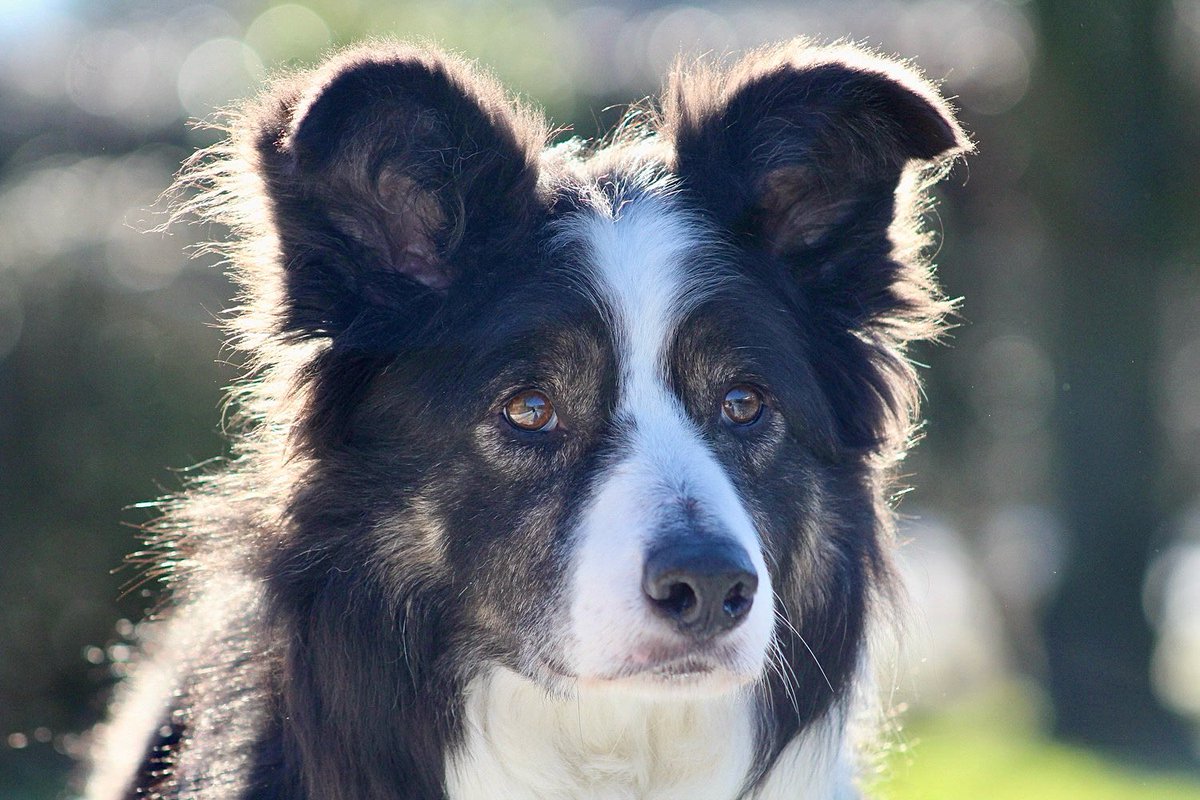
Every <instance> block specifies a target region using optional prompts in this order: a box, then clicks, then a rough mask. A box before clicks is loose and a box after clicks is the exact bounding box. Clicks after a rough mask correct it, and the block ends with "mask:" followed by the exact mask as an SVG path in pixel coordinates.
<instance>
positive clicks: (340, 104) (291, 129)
mask: <svg viewBox="0 0 1200 800" xmlns="http://www.w3.org/2000/svg"><path fill="white" fill-rule="evenodd" d="M251 120H252V122H253V123H254V128H253V130H254V141H253V142H252V146H253V149H254V151H255V159H256V166H257V168H258V172H259V175H260V177H261V178H262V180H263V184H264V186H265V189H266V193H267V196H268V207H269V211H270V215H271V222H272V223H273V226H274V232H275V234H276V235H277V238H278V245H279V254H278V257H279V264H280V269H281V272H282V286H281V289H282V297H281V298H279V303H280V305H281V306H282V307H281V308H278V309H277V311H278V313H279V316H278V326H279V329H280V332H281V333H283V334H285V335H287V336H289V337H293V338H309V337H313V336H335V337H336V336H337V335H338V334H340V333H342V332H343V331H345V330H347V329H348V328H350V327H351V326H352V325H356V324H357V325H370V324H372V320H376V319H387V318H388V317H391V318H392V319H395V317H396V316H397V315H398V314H401V313H403V312H405V311H406V310H415V309H416V308H418V307H420V308H428V307H430V306H429V304H428V302H429V301H437V300H438V299H439V297H438V296H439V295H442V294H446V293H449V292H452V291H454V290H455V289H456V288H458V284H460V283H467V282H470V281H474V280H480V279H483V278H484V277H486V276H485V275H482V274H480V273H485V272H487V271H488V269H489V266H488V265H489V264H495V263H497V262H499V261H502V259H501V258H497V254H502V253H503V252H504V251H505V250H506V249H511V248H512V247H515V246H516V243H517V241H518V240H519V239H520V238H521V237H522V236H523V235H524V234H525V233H526V232H527V231H528V229H529V227H530V222H531V217H532V214H533V209H534V208H535V206H536V202H535V201H536V198H535V188H536V183H537V153H538V152H539V151H540V148H541V146H542V144H543V142H544V140H545V125H544V122H543V121H542V119H541V118H540V116H538V115H536V114H534V113H532V112H529V111H526V110H524V109H522V108H520V107H518V106H516V105H515V104H514V103H513V102H512V101H511V100H510V99H509V97H508V96H507V95H506V93H505V91H504V90H503V88H502V87H501V86H500V85H499V84H498V83H497V82H496V81H494V80H493V79H492V78H491V77H490V76H486V75H482V74H479V72H478V71H477V70H475V69H473V68H472V67H471V66H470V65H469V64H467V63H465V62H463V61H461V60H459V59H457V58H454V57H452V56H448V55H445V54H442V53H439V52H436V51H433V50H430V49H418V48H413V47H407V46H403V45H391V46H379V45H372V46H368V47H365V48H359V49H355V50H350V51H346V52H344V53H342V54H341V55H339V56H337V57H335V58H334V59H332V60H331V61H329V62H328V63H326V64H325V65H324V66H323V67H321V68H320V69H319V70H317V71H316V72H315V73H309V74H307V75H303V76H299V77H297V78H292V79H290V80H289V81H288V82H287V83H286V84H284V85H283V86H282V87H281V88H280V89H278V90H277V91H276V92H274V93H273V94H272V95H270V96H269V97H268V99H267V100H266V101H264V102H262V103H261V104H260V105H259V106H258V108H257V109H256V110H255V111H254V112H252V116H251Z"/></svg>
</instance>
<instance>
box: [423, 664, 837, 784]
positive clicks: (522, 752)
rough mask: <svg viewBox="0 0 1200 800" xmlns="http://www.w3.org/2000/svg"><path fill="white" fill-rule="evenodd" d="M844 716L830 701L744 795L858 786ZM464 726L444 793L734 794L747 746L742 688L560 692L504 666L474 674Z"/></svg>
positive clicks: (749, 755) (747, 709) (748, 725)
mask: <svg viewBox="0 0 1200 800" xmlns="http://www.w3.org/2000/svg"><path fill="white" fill-rule="evenodd" d="M841 720H842V714H841V713H840V712H839V711H837V710H834V711H833V712H831V713H830V714H828V715H826V717H825V718H823V719H822V720H821V721H819V722H818V723H816V724H814V725H812V726H811V727H809V728H808V729H806V730H805V731H804V732H802V733H801V734H800V735H799V736H797V737H796V738H795V739H794V740H793V741H792V742H791V743H790V744H789V745H788V746H787V748H786V749H785V750H784V752H783V753H782V754H781V755H780V757H779V760H778V761H777V762H776V765H775V768H774V769H773V770H772V772H771V773H770V774H769V775H768V777H767V779H766V780H765V781H764V782H763V784H762V785H761V786H760V788H759V789H758V790H757V791H755V792H754V793H753V794H752V795H749V796H746V800H851V798H854V797H856V796H857V791H856V789H855V787H854V783H853V781H852V772H851V769H850V767H849V763H850V762H849V760H848V759H846V758H845V753H844V752H843V735H842V734H843V731H842V722H841ZM464 727H465V741H464V743H463V746H462V747H461V748H459V749H458V750H457V751H456V753H455V754H454V755H452V756H451V757H450V758H449V759H448V760H447V769H446V780H447V796H448V797H449V798H450V800H737V798H740V797H743V795H741V792H742V790H743V789H744V788H745V782H746V778H747V774H748V772H749V770H750V767H751V762H752V759H753V749H754V708H753V699H752V697H751V693H750V690H748V689H743V690H738V691H734V692H730V693H727V694H724V695H720V696H715V697H703V698H690V699H686V698H680V697H662V698H659V699H651V698H648V697H647V696H646V695H644V694H639V695H636V696H635V695H627V694H621V693H617V692H588V691H581V692H579V693H578V694H577V695H576V696H575V697H572V698H569V699H564V698H561V697H555V696H553V695H550V694H548V693H547V692H546V691H545V690H544V689H543V688H542V687H541V686H538V685H536V684H534V683H532V682H531V681H528V680H526V679H525V678H522V677H520V676H518V675H516V674H515V673H513V672H510V671H508V670H506V669H497V670H496V671H494V672H493V673H491V674H489V675H487V676H484V677H482V678H479V679H477V680H476V681H474V682H473V683H472V684H471V685H470V687H469V688H468V691H467V697H466V705H465V719H464Z"/></svg>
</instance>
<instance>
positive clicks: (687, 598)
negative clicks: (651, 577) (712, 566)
mask: <svg viewBox="0 0 1200 800" xmlns="http://www.w3.org/2000/svg"><path fill="white" fill-rule="evenodd" d="M666 590H667V591H666V596H665V597H654V596H651V598H650V599H651V601H653V603H654V605H656V606H657V607H658V609H659V610H660V611H661V612H663V613H665V614H666V615H667V616H669V617H673V618H675V619H680V620H686V619H687V618H688V617H689V616H690V612H693V611H695V609H696V605H697V603H696V590H695V589H693V588H692V587H691V586H689V585H688V584H687V583H684V582H683V581H676V582H674V583H671V584H670V585H669V586H667V587H666Z"/></svg>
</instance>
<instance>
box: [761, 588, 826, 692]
mask: <svg viewBox="0 0 1200 800" xmlns="http://www.w3.org/2000/svg"><path fill="white" fill-rule="evenodd" d="M774 594H775V618H776V619H778V620H780V621H781V622H783V624H784V625H786V626H787V627H788V630H790V631H791V632H792V634H793V635H795V637H796V638H797V639H799V640H800V644H802V645H804V649H805V650H807V651H808V654H809V655H810V656H812V660H813V663H814V664H816V665H817V669H818V670H819V671H820V673H821V677H822V678H824V679H825V685H826V686H828V687H829V691H830V693H831V694H837V691H836V690H834V688H833V682H832V681H830V680H829V676H828V675H826V674H825V667H823V666H821V659H819V658H817V654H816V652H815V651H813V649H812V647H811V646H809V644H808V642H807V641H806V640H805V639H804V636H802V635H801V634H800V631H798V630H796V626H795V625H793V624H792V621H791V620H789V619H788V618H787V617H786V616H784V614H783V613H782V612H781V611H780V610H779V609H780V608H782V607H783V602H782V599H781V598H780V597H779V593H778V592H775V593H774Z"/></svg>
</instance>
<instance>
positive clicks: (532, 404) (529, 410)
mask: <svg viewBox="0 0 1200 800" xmlns="http://www.w3.org/2000/svg"><path fill="white" fill-rule="evenodd" d="M504 418H505V419H506V420H508V424H509V425H512V426H513V427H514V428H520V429H521V430H523V431H541V432H546V431H552V430H554V429H555V428H556V427H558V415H557V414H555V413H554V404H553V403H551V402H550V398H549V397H547V396H546V395H545V393H543V392H539V391H538V390H537V389H522V390H521V391H519V392H517V393H516V394H514V395H513V396H512V397H510V398H508V401H507V402H506V403H505V404H504Z"/></svg>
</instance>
